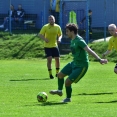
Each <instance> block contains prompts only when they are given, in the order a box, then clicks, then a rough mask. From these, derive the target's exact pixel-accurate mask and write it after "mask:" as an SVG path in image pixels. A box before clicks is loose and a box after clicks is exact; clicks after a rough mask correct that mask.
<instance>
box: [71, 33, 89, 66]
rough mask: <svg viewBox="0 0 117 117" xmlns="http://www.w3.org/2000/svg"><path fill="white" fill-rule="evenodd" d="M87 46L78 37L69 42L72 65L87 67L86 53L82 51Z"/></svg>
mask: <svg viewBox="0 0 117 117" xmlns="http://www.w3.org/2000/svg"><path fill="white" fill-rule="evenodd" d="M86 46H87V44H86V42H85V41H84V40H83V38H82V37H80V36H79V35H77V36H76V38H75V39H73V40H71V45H70V48H71V51H72V56H73V62H74V65H76V66H79V67H84V66H87V65H88V62H89V59H88V53H87V52H86V51H85V50H84V49H83V48H84V47H86Z"/></svg>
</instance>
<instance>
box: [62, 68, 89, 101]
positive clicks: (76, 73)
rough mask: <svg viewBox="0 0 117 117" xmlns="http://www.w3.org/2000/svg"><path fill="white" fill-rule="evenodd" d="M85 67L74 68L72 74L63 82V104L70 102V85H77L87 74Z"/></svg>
mask: <svg viewBox="0 0 117 117" xmlns="http://www.w3.org/2000/svg"><path fill="white" fill-rule="evenodd" d="M87 70H88V66H87V67H75V68H73V69H72V73H71V74H70V75H69V77H68V78H67V79H66V81H65V88H66V98H65V99H64V100H63V102H71V94H72V86H71V84H72V83H73V82H74V83H77V82H78V81H79V80H80V79H81V78H82V77H83V76H84V75H85V73H86V72H87Z"/></svg>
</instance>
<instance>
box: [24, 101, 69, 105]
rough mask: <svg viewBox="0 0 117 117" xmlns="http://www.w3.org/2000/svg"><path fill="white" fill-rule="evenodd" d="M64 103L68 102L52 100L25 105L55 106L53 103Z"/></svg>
mask: <svg viewBox="0 0 117 117" xmlns="http://www.w3.org/2000/svg"><path fill="white" fill-rule="evenodd" d="M62 104H67V103H63V102H54V101H51V102H39V103H36V104H32V105H31V104H30V105H25V106H53V105H62Z"/></svg>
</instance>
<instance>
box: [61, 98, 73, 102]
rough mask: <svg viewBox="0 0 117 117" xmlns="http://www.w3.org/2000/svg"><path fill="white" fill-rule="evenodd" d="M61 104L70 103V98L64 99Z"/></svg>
mask: <svg viewBox="0 0 117 117" xmlns="http://www.w3.org/2000/svg"><path fill="white" fill-rule="evenodd" d="M62 102H63V103H67V102H71V99H70V98H65V99H64V100H63V101H62Z"/></svg>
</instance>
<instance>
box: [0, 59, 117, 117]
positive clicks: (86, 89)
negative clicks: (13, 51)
mask: <svg viewBox="0 0 117 117" xmlns="http://www.w3.org/2000/svg"><path fill="white" fill-rule="evenodd" d="M67 62H69V61H61V68H62V67H63V66H64V65H65V64H66V63H67ZM0 63H1V65H0V74H1V75H0V76H1V77H0V116H1V117H27V116H28V117H60V116H61V117H115V116H116V115H117V79H116V74H114V73H113V67H114V66H115V64H114V63H108V64H107V65H100V64H99V63H98V62H91V63H90V67H89V70H88V72H87V73H86V75H85V76H84V78H83V79H81V80H80V82H79V83H77V84H73V86H72V87H73V94H72V102H70V103H68V104H63V103H61V102H60V101H61V100H62V99H64V98H65V89H64V90H63V92H64V95H63V96H62V97H59V96H55V95H54V96H53V95H50V94H49V93H48V92H49V91H50V90H51V89H57V78H56V79H54V80H50V79H49V78H48V72H47V68H46V60H37V59H34V60H0ZM53 74H55V67H54V61H53ZM40 91H45V92H46V93H47V94H48V101H47V102H46V103H39V102H37V99H36V96H37V94H38V92H40Z"/></svg>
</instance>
